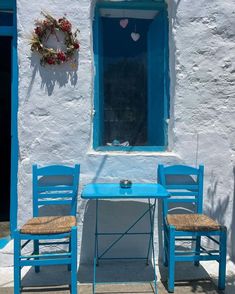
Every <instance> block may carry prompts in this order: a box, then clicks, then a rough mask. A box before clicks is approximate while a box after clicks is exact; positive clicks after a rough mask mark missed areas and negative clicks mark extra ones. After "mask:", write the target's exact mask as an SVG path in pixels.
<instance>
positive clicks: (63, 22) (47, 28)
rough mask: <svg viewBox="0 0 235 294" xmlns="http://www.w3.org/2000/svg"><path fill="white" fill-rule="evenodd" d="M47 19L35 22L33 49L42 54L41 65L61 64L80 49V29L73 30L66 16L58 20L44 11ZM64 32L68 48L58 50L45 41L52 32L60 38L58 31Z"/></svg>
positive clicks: (32, 40)
mask: <svg viewBox="0 0 235 294" xmlns="http://www.w3.org/2000/svg"><path fill="white" fill-rule="evenodd" d="M42 14H43V15H44V17H45V19H44V20H39V21H36V22H35V25H36V27H35V29H34V32H33V35H32V39H31V51H33V52H38V53H39V54H40V55H41V60H40V62H41V65H46V64H49V65H54V64H61V63H64V62H66V61H69V60H71V59H72V57H73V55H74V54H75V53H76V51H77V50H78V49H79V47H80V44H79V41H78V39H77V34H78V32H79V30H76V31H75V32H74V33H73V32H72V24H71V23H70V21H69V20H68V19H67V18H66V17H63V18H60V19H59V20H56V19H55V18H54V17H53V16H51V15H50V14H46V13H43V12H42ZM58 31H61V32H63V33H64V35H65V37H64V44H65V46H66V50H64V51H62V50H56V49H53V48H48V47H46V45H44V43H45V42H46V41H47V40H48V38H49V36H50V35H51V34H54V35H55V36H56V38H57V40H58V37H57V35H56V32H58Z"/></svg>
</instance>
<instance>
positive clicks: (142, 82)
mask: <svg viewBox="0 0 235 294" xmlns="http://www.w3.org/2000/svg"><path fill="white" fill-rule="evenodd" d="M93 37H94V61H95V85H94V86H95V89H94V130H93V134H94V135H93V146H94V148H95V149H96V150H110V151H112V150H124V151H125V150H126V151H131V150H132V151H164V150H166V148H167V127H168V126H167V118H168V117H169V116H168V109H169V63H168V59H169V53H168V15H167V6H166V4H165V2H164V1H148V0H146V1H126V2H125V1H122V2H109V1H103V2H102V1H101V2H98V3H97V5H96V8H95V17H94V22H93ZM137 39H138V40H137Z"/></svg>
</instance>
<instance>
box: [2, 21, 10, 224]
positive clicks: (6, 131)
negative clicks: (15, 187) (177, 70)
mask: <svg viewBox="0 0 235 294" xmlns="http://www.w3.org/2000/svg"><path fill="white" fill-rule="evenodd" d="M0 19H1V16H0ZM0 56H2V57H4V58H1V61H0V142H1V144H0V148H1V151H0V187H1V193H0V221H7V220H9V215H10V162H11V161H10V160H11V37H0Z"/></svg>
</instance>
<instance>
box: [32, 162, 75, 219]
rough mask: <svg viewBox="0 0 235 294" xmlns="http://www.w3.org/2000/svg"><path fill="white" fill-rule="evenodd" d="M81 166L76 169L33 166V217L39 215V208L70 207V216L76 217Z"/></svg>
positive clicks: (59, 166) (56, 166)
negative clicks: (50, 206) (49, 206)
mask: <svg viewBox="0 0 235 294" xmlns="http://www.w3.org/2000/svg"><path fill="white" fill-rule="evenodd" d="M79 175H80V165H79V164H76V165H75V166H74V167H68V166H63V165H50V166H45V167H38V166H37V165H33V216H34V217H36V216H38V215H39V207H41V206H45V205H66V206H67V205H68V206H69V214H70V215H74V216H75V215H76V210H77V194H78V186H79Z"/></svg>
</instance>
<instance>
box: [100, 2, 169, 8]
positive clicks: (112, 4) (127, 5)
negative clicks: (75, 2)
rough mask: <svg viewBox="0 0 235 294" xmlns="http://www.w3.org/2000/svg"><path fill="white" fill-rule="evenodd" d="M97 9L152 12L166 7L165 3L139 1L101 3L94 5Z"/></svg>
mask: <svg viewBox="0 0 235 294" xmlns="http://www.w3.org/2000/svg"><path fill="white" fill-rule="evenodd" d="M96 7H97V8H112V9H141V10H154V9H158V8H162V7H167V4H166V3H165V1H163V0H160V1H159V2H153V1H151V0H149V1H148V0H145V1H143V2H141V1H129V2H127V1H125V2H124V1H120V2H119V1H117V2H114V1H112V2H111V1H108V2H107V1H103V2H99V3H97V4H96Z"/></svg>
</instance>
